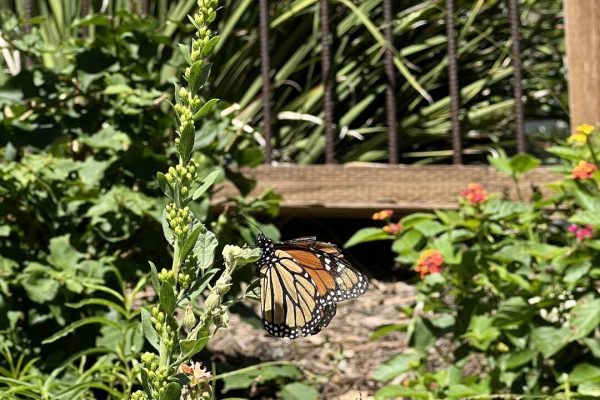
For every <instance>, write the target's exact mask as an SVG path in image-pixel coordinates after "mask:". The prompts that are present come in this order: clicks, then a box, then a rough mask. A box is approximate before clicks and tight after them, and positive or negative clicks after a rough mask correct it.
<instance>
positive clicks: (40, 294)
mask: <svg viewBox="0 0 600 400" xmlns="http://www.w3.org/2000/svg"><path fill="white" fill-rule="evenodd" d="M51 273H52V268H50V267H48V266H46V265H42V264H39V263H29V264H28V265H27V267H25V270H23V273H22V275H21V285H23V288H24V289H25V291H26V292H27V295H28V296H29V298H30V299H31V300H32V301H34V302H36V303H40V304H43V303H46V302H48V301H52V300H54V298H55V297H56V295H57V293H58V289H59V288H60V284H59V283H58V282H57V281H56V280H54V279H52V278H51Z"/></svg>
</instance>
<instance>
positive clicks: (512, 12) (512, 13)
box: [509, 0, 526, 153]
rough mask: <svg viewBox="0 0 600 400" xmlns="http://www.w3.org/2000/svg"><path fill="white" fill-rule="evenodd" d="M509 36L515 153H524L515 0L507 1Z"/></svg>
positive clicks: (517, 6)
mask: <svg viewBox="0 0 600 400" xmlns="http://www.w3.org/2000/svg"><path fill="white" fill-rule="evenodd" d="M509 20H510V34H511V38H512V65H513V76H514V83H513V91H514V98H515V124H516V136H517V151H518V152H519V153H525V150H526V145H525V111H524V109H523V87H522V79H523V78H522V74H521V36H520V35H519V27H520V25H521V24H520V23H519V4H518V2H517V0H510V1H509Z"/></svg>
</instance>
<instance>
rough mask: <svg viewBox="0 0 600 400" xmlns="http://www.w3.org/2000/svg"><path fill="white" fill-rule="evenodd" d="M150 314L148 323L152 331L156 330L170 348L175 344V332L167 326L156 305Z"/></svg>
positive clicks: (162, 314)
mask: <svg viewBox="0 0 600 400" xmlns="http://www.w3.org/2000/svg"><path fill="white" fill-rule="evenodd" d="M151 314H152V316H151V318H150V321H151V322H152V326H154V329H156V332H158V334H159V335H160V337H161V339H162V340H163V341H164V343H165V345H166V346H167V347H168V348H172V347H173V345H174V344H175V330H174V329H173V328H172V327H171V325H169V323H168V320H167V318H168V317H167V316H166V315H165V313H164V312H162V311H161V310H160V306H158V305H156V306H154V307H152V312H151ZM142 361H143V360H142Z"/></svg>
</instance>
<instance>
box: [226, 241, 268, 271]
mask: <svg viewBox="0 0 600 400" xmlns="http://www.w3.org/2000/svg"><path fill="white" fill-rule="evenodd" d="M259 258H260V249H259V248H258V247H239V246H232V245H230V244H227V245H225V247H224V248H223V260H225V264H226V265H227V266H228V268H233V267H234V266H236V267H241V266H243V265H246V264H250V263H253V262H256V261H257V260H258V259H259Z"/></svg>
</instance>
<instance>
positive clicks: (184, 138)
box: [177, 127, 196, 164]
mask: <svg viewBox="0 0 600 400" xmlns="http://www.w3.org/2000/svg"><path fill="white" fill-rule="evenodd" d="M195 136H196V132H195V130H194V129H193V127H190V129H183V130H182V132H181V137H180V138H179V143H178V144H177V151H178V152H179V154H180V155H181V158H182V159H183V163H184V164H187V162H188V161H189V160H190V157H191V156H192V149H193V148H194V137H195Z"/></svg>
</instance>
